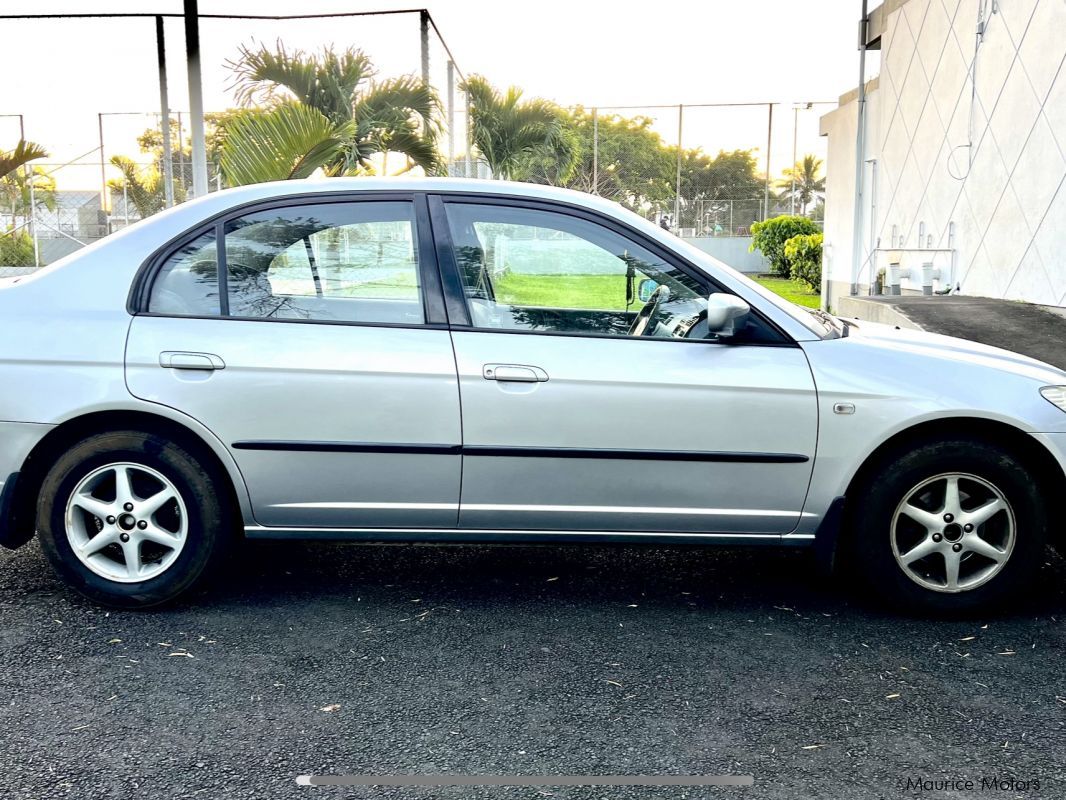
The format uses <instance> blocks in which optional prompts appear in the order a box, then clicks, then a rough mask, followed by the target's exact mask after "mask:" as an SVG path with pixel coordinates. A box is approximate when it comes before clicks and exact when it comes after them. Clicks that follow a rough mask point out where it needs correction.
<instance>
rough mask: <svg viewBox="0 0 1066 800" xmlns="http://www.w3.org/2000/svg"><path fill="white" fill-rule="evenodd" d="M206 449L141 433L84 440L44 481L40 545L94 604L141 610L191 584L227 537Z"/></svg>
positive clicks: (229, 511)
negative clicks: (94, 601)
mask: <svg viewBox="0 0 1066 800" xmlns="http://www.w3.org/2000/svg"><path fill="white" fill-rule="evenodd" d="M219 472H220V470H219V469H218V467H217V466H216V464H215V462H214V461H213V460H212V458H211V455H210V454H209V453H206V452H204V451H203V450H202V449H198V448H197V447H196V445H195V443H180V442H178V441H174V440H172V439H171V438H169V437H165V436H163V435H160V434H155V433H148V432H145V431H114V432H109V433H101V434H97V435H95V436H90V437H88V438H86V439H84V440H83V441H81V442H78V443H77V444H75V445H74V446H73V447H71V448H70V449H69V450H67V451H66V452H65V453H64V454H63V455H62V456H61V457H60V458H59V459H58V461H57V462H56V464H55V465H54V466H53V467H52V469H51V470H50V471H49V473H48V475H47V476H46V477H45V479H44V483H43V485H42V487H41V494H40V500H39V504H38V509H37V523H38V532H39V533H40V539H41V546H42V548H43V550H44V553H45V555H46V556H47V557H48V559H49V561H50V562H51V564H52V566H53V567H54V568H55V570H56V571H57V572H58V573H59V574H60V575H61V576H62V577H63V578H65V579H66V580H67V581H68V582H70V583H71V584H72V585H73V586H74V587H75V588H76V589H77V590H78V591H80V592H81V593H82V594H85V595H87V596H89V597H91V598H93V599H94V600H98V601H101V602H104V603H108V604H110V605H115V606H122V607H127V608H128V607H141V606H150V605H155V604H158V603H162V602H165V601H167V600H170V599H172V598H174V597H176V596H178V595H179V594H181V593H182V592H184V591H186V590H188V589H189V588H190V587H191V586H193V585H194V584H195V583H196V582H197V581H198V580H199V579H200V578H201V577H202V576H203V575H204V574H205V572H206V570H207V568H208V566H209V564H212V563H217V562H218V560H219V558H220V556H221V554H222V551H223V550H224V549H225V548H226V546H227V545H228V543H229V542H230V540H231V539H232V538H233V516H232V515H233V508H232V502H231V501H229V500H228V498H227V496H226V494H225V493H223V492H221V491H220V489H219V487H221V486H222V485H224V477H223V476H221V475H220V474H219Z"/></svg>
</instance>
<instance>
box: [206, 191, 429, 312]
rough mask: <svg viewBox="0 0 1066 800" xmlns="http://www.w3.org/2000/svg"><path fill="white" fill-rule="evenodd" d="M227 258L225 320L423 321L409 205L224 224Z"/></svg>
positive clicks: (293, 212) (329, 206)
mask: <svg viewBox="0 0 1066 800" xmlns="http://www.w3.org/2000/svg"><path fill="white" fill-rule="evenodd" d="M225 251H226V283H227V288H228V300H229V313H230V316H234V317H245V318H258V319H303V320H328V321H346V322H390V323H420V322H422V321H423V320H424V315H423V310H422V297H421V291H420V288H419V275H418V259H417V252H418V246H417V238H416V230H415V222H414V215H413V210H412V207H411V204H410V203H403V202H380V203H378V202H373V203H322V204H307V205H296V206H291V207H288V208H272V209H269V210H265V211H258V212H255V213H253V214H248V215H245V216H243V217H239V218H237V219H233V220H229V221H228V222H227V223H226V226H225Z"/></svg>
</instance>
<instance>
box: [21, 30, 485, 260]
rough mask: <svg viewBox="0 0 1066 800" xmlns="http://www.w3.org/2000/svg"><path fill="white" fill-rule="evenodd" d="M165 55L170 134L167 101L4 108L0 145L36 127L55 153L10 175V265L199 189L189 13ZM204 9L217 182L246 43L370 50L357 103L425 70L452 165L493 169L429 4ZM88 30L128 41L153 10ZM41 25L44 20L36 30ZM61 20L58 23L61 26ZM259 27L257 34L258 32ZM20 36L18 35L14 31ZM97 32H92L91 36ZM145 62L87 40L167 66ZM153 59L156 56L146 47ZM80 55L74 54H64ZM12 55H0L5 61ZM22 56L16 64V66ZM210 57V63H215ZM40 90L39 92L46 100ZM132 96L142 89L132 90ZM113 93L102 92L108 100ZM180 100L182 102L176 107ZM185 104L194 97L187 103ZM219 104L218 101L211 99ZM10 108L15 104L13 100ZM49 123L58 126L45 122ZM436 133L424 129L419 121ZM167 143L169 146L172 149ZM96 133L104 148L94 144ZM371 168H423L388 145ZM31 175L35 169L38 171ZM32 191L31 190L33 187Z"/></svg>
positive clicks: (102, 67)
mask: <svg viewBox="0 0 1066 800" xmlns="http://www.w3.org/2000/svg"><path fill="white" fill-rule="evenodd" d="M161 19H162V25H161V27H162V32H163V39H164V42H165V47H164V50H165V60H166V64H167V74H168V75H169V89H170V102H169V103H168V104H167V105H168V106H169V107H170V108H169V111H168V117H169V136H167V137H164V133H163V122H162V113H161V111H157V110H144V111H128V110H124V109H122V108H121V107H120V108H117V109H116V108H114V107H112V108H108V109H107V110H105V111H100V112H99V113H96V114H94V115H93V116H92V118H91V120H90V119H80V120H79V119H72V118H63V119H62V122H61V123H60V122H59V118H58V116H57V114H58V112H57V109H56V108H55V107H53V106H51V105H49V106H46V107H43V108H40V109H38V111H37V117H36V119H37V120H38V124H37V125H36V126H35V125H34V121H35V116H34V115H32V114H31V115H27V117H26V118H25V119H24V118H23V116H22V115H19V114H7V115H5V114H0V149H10V148H12V147H14V145H15V143H16V142H17V141H18V140H19V138H20V136H22V135H23V131H24V130H26V131H28V132H27V133H26V134H25V135H26V136H27V138H30V139H34V138H35V134H37V135H38V140H39V141H40V142H41V143H42V144H44V145H45V146H46V148H47V149H48V150H49V153H50V156H49V158H48V161H47V163H45V162H43V161H37V162H34V163H33V165H32V169H31V170H30V171H29V172H27V171H25V170H20V171H19V172H18V173H17V174H15V173H13V174H11V175H7V176H0V267H4V266H13V265H19V266H23V265H29V266H33V265H44V264H48V263H51V262H52V261H54V260H56V259H57V258H59V257H61V256H63V255H65V254H66V253H67V252H70V251H71V250H72V249H76V248H78V247H81V246H84V244H87V243H89V242H91V241H94V240H95V239H98V238H100V237H101V236H105V235H107V234H108V233H110V232H113V231H115V230H117V229H119V228H122V227H125V226H126V225H129V224H132V223H133V222H136V221H137V220H139V219H143V218H144V217H146V216H150V215H151V214H153V213H156V212H157V211H159V210H161V209H162V208H165V207H166V206H167V205H169V204H170V203H171V202H174V203H180V202H182V201H184V200H185V199H186V198H187V197H189V196H191V195H192V185H193V162H192V139H191V129H190V128H191V126H190V114H189V112H188V111H186V110H182V108H183V105H184V104H187V103H188V102H189V101H188V97H187V96H185V95H184V94H183V92H184V89H185V71H186V63H185V57H184V56H185V53H184V23H183V19H182V18H181V17H180V15H162V17H161ZM254 20H255V21H254V23H250V22H249V19H248V18H238V17H224V16H221V15H210V14H203V15H201V18H200V61H201V63H202V64H203V65H204V69H203V96H204V98H205V101H206V102H208V103H212V104H213V107H215V108H217V109H219V111H216V112H213V113H205V115H204V118H205V132H206V142H205V144H206V150H207V159H208V187H207V188H208V190H209V191H215V190H217V189H219V188H223V187H224V186H225V185H226V183H225V180H224V177H223V175H222V174H221V172H220V170H219V168H218V163H219V162H218V158H219V155H220V148H221V142H222V138H223V136H224V127H225V122H226V119H227V117H228V116H229V114H230V112H231V111H232V109H233V108H234V107H237V106H238V105H239V104H238V101H237V92H236V89H237V82H238V81H237V71H236V70H235V65H236V64H237V62H239V60H240V54H241V48H242V47H247V48H252V49H254V48H257V47H259V46H260V45H262V46H264V47H267V48H271V49H274V48H278V47H284V48H285V50H286V51H287V52H288V53H290V54H295V53H296V52H298V51H300V52H302V53H303V54H305V55H307V56H313V55H319V56H321V55H322V53H323V45H326V44H327V43H328V44H329V46H331V47H333V49H334V50H335V52H338V53H339V52H341V51H344V50H345V49H346V48H348V47H349V46H350V47H352V48H355V49H358V50H360V51H362V53H363V54H364V55H365V56H366V58H367V70H366V79H365V80H364V81H363V82H362V83H360V85H359V88H358V90H357V95H356V98H355V100H356V102H358V100H359V97H360V95H361V94H362V93H366V92H368V91H371V90H372V88H373V87H375V86H379V85H381V84H382V83H387V82H389V81H390V80H392V79H402V78H408V77H409V78H413V79H415V80H418V79H424V80H425V81H426V82H427V83H428V84H429V86H430V87H431V88H432V89H433V91H434V93H435V94H436V96H437V98H438V99H439V103H440V107H439V112H438V113H436V114H435V115H434V117H435V120H434V125H433V128H434V133H435V137H436V148H437V150H438V152H439V154H440V165H439V169H438V170H436V171H439V172H441V173H442V174H446V175H457V176H482V177H485V176H487V175H486V173H485V170H484V167H483V166H482V165H479V164H478V163H477V162H476V160H475V159H473V158H472V157H471V151H470V136H469V132H468V119H469V113H468V105H467V99H466V95H465V93H464V92H463V90H462V83H463V78H464V75H463V72H462V70H461V69H460V67H459V66H458V65H457V63H456V61H455V58H454V55H453V54H452V52H451V51H450V50H449V48H448V46H447V44H446V43H445V41H444V39H443V37H442V36H441V34H440V31H439V30H438V29H437V27H436V25H435V23H434V22H433V19H432V17H431V16H430V15H429V14H428V13H427V12H423V11H417V10H415V11H398V12H383V13H367V14H363V13H355V14H335V15H325V16H315V15H312V16H308V17H300V18H288V19H277V18H269V17H267V16H265V15H264V16H262V17H254ZM72 23H73V21H72V20H64V19H49V20H47V23H46V22H44V21H41V20H12V21H10V24H11V25H12V30H13V31H14V30H16V29H19V28H18V26H19V25H21V26H23V28H22V29H23V30H27V31H28V28H26V26H28V25H30V24H32V25H35V26H42V25H45V24H47V25H67V24H72ZM77 24H79V25H81V26H82V29H83V30H86V31H106V30H109V29H110V30H111V33H112V34H114V35H115V36H119V35H122V36H124V37H126V38H128V40H129V41H138V42H144V41H152V37H153V27H154V25H155V20H154V19H153V18H152V17H148V16H137V15H134V18H130V17H129V16H126V17H123V16H121V15H119V16H117V17H112V18H92V19H81V20H78V21H77ZM37 30H38V31H39V30H41V29H40V28H37ZM51 30H54V29H51ZM250 30H254V35H252V34H250V33H249V31H250ZM13 35H17V34H13ZM93 38H94V37H92V36H86V37H85V39H84V40H85V41H86V42H88V41H89V40H92V39H93ZM142 50H143V51H144V53H145V61H144V62H143V63H140V62H138V63H136V64H133V63H130V62H129V60H128V56H126V55H125V54H126V53H127V52H130V51H129V50H128V49H124V50H122V51H121V53H120V51H115V52H110V51H107V52H104V53H100V52H99V51H98V49H95V48H90V47H89V46H88V45H87V47H86V57H89V56H90V55H91V56H92V57H93V58H94V59H95V61H96V62H98V63H97V66H98V71H100V72H102V73H107V74H126V73H128V72H129V71H130V70H134V71H137V72H138V73H140V74H148V75H154V74H155V73H156V70H157V64H156V63H155V52H154V48H152V49H151V50H146V49H143V48H142ZM149 52H150V53H151V60H150V61H149V60H147V56H148V53H149ZM66 55H67V56H68V59H74V57H75V55H76V54H74V53H68V54H66ZM3 58H4V56H3V55H2V54H0V67H2V66H3ZM12 66H15V65H12ZM208 67H210V68H208ZM146 83H147V84H148V85H150V84H151V81H148V82H144V81H142V82H141V83H140V84H138V85H140V86H142V91H141V92H140V94H137V93H135V92H133V91H132V90H131V91H130V92H109V93H108V96H109V97H112V96H118V97H125V98H126V102H129V105H130V106H133V108H138V107H140V108H143V109H153V108H158V107H159V95H158V94H157V93H156V92H158V88H159V87H158V85H156V86H155V87H152V89H151V90H150V91H148V92H147V93H146V92H144V91H143V87H144V85H145V84H146ZM39 98H40V95H39V94H38V95H35V96H34V97H33V100H34V102H39ZM131 98H132V99H131ZM102 99H103V98H102V97H101V100H102ZM175 106H177V107H176V108H175ZM184 107H185V108H187V107H188V106H187V105H184ZM209 107H210V106H209ZM4 110H6V109H4ZM43 131H50V133H48V132H43ZM417 132H418V133H419V134H424V133H426V131H425V129H424V128H423V129H420V130H418V131H417ZM164 141H166V142H167V143H168V144H169V150H170V156H169V159H167V158H166V157H165V156H164V146H163V145H164ZM89 143H95V145H96V146H95V147H92V148H91V149H90V147H88V146H86V145H88V144H89ZM363 171H364V172H368V173H371V174H399V173H411V174H419V173H420V172H421V168H419V167H414V166H413V163H412V161H411V159H409V158H405V157H403V155H402V154H400V155H399V156H397V155H395V154H393V153H391V152H390V153H388V154H387V155H382V154H378V155H377V156H374V157H372V158H370V159H369V160H368V161H367V162H366V163H365V164H364V165H363ZM31 173H32V175H33V178H32V180H31V179H30V177H29V176H30V174H31ZM31 195H32V196H31Z"/></svg>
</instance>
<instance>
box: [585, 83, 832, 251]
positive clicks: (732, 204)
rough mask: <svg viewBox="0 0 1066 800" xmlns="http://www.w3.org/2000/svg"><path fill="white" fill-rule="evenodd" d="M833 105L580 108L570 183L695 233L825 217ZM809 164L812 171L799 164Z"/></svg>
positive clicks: (744, 232)
mask: <svg viewBox="0 0 1066 800" xmlns="http://www.w3.org/2000/svg"><path fill="white" fill-rule="evenodd" d="M827 105H829V104H828V103H819V102H811V103H801V104H795V105H794V106H787V105H784V104H780V103H741V104H725V105H721V104H694V105H672V106H619V107H602V106H601V107H596V108H586V107H577V108H573V109H571V110H570V117H571V120H572V125H573V129H574V131H575V132H576V134H577V139H578V141H577V149H578V158H577V167H576V170H575V171H574V173H573V175H571V177H570V178H569V179H568V181H567V183H568V185H570V186H572V187H573V188H577V189H580V190H582V191H587V192H592V193H595V194H599V195H601V196H604V197H607V198H610V199H612V200H615V201H617V202H619V203H621V204H622V205H625V206H627V207H628V208H630V209H632V210H634V211H636V212H638V213H640V214H642V215H643V216H645V217H647V218H648V219H651V220H654V221H656V222H658V223H659V224H661V225H663V226H664V227H667V228H670V229H671V230H673V231H675V232H677V233H679V234H680V235H682V236H687V237H709V236H748V235H749V234H750V232H751V226H752V224H753V223H755V222H757V221H759V220H763V219H767V218H768V217H773V216H777V215H780V214H788V213H804V214H807V215H808V216H812V217H814V218H816V219H818V218H820V215H821V202H822V199H823V196H824V177H825V176H824V171H823V170H824V161H825V144H824V140H823V139H822V138H821V137H820V136H819V134H818V113H819V112H818V108H819V107H820V106H822V107H824V106H827ZM808 156H809V157H810V158H809V159H808V158H807V157H808ZM805 161H806V163H808V165H809V166H808V168H807V169H806V171H804V170H803V169H800V168H799V167H797V166H796V163H797V162H800V163H801V164H803V163H804V162H805ZM797 179H798V181H799V185H798V186H797ZM801 199H802V202H799V200H801Z"/></svg>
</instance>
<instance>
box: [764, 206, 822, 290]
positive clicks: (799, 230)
mask: <svg viewBox="0 0 1066 800" xmlns="http://www.w3.org/2000/svg"><path fill="white" fill-rule="evenodd" d="M807 233H820V229H819V228H818V225H817V224H816V223H814V222H812V221H811V220H809V219H807V218H806V217H800V216H788V215H786V216H782V217H773V218H772V219H768V220H764V221H762V222H756V223H755V224H754V225H752V226H751V246H750V247H749V248H748V249H749V250H751V251H752V252H754V251H756V250H759V251H760V252H761V253H762V254H763V255H764V256H766V260H767V261H769V262H770V269H771V271H772V272H773V273H774V274H776V275H780V276H781V277H782V278H790V277H792V271H791V269H790V267H789V263H788V258H787V257H786V256H785V242H787V241H788V240H789V239H791V238H792V237H793V236H800V235H802V234H807Z"/></svg>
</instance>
